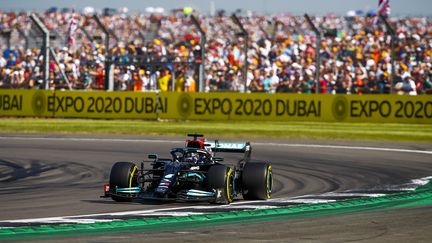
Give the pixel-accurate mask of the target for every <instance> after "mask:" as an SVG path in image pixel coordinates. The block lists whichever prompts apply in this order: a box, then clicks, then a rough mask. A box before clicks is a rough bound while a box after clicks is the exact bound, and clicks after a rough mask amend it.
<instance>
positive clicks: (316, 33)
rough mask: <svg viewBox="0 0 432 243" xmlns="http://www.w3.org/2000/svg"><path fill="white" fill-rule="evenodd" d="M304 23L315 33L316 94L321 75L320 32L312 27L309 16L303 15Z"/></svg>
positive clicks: (318, 91)
mask: <svg viewBox="0 0 432 243" xmlns="http://www.w3.org/2000/svg"><path fill="white" fill-rule="evenodd" d="M304 17H305V19H306V21H307V22H308V24H309V26H310V28H311V29H312V31H313V32H315V35H316V48H315V49H316V52H315V66H316V67H315V80H316V90H315V92H316V93H317V94H319V93H320V78H321V73H320V67H321V56H320V52H321V32H320V31H319V30H318V28H317V27H316V26H315V25H314V23H313V22H312V20H311V19H310V18H309V15H307V14H305V15H304Z"/></svg>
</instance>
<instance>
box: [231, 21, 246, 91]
mask: <svg viewBox="0 0 432 243" xmlns="http://www.w3.org/2000/svg"><path fill="white" fill-rule="evenodd" d="M231 19H232V20H233V22H234V23H235V24H236V25H237V26H238V27H239V28H240V31H241V34H242V36H243V37H244V38H245V43H244V46H243V49H244V52H245V64H244V67H243V80H244V91H243V92H246V91H247V72H248V70H249V61H248V52H249V33H248V32H247V31H246V29H245V28H244V26H243V24H242V23H241V22H240V20H239V18H238V17H237V15H235V14H233V15H231Z"/></svg>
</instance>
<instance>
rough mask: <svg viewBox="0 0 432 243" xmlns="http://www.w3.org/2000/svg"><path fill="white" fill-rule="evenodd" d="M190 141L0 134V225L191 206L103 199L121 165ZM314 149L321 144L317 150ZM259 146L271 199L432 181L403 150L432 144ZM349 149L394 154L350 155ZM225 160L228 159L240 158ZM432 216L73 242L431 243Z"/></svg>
mask: <svg viewBox="0 0 432 243" xmlns="http://www.w3.org/2000/svg"><path fill="white" fill-rule="evenodd" d="M183 139H184V138H183V137H171V136H169V137H168V136H163V137H159V136H158V137H156V136H96V137H95V136H91V135H87V136H77V135H70V136H66V135H17V134H14V135H9V134H0V208H1V211H0V220H11V219H28V218H42V217H56V216H66V215H82V214H95V213H109V212H120V211H130V210H146V209H160V208H169V207H182V206H189V205H193V204H188V203H162V204H161V203H155V202H146V203H115V202H113V201H110V200H106V199H100V198H99V196H100V195H101V194H102V185H103V184H104V183H106V182H107V181H108V178H109V171H110V168H111V165H112V164H113V163H114V162H115V161H135V162H139V161H142V160H144V159H146V155H147V154H149V153H158V154H161V155H165V156H168V155H169V153H168V151H169V149H170V148H172V147H177V146H178V147H181V146H183V145H184V143H183V142H181V141H182V140H183ZM209 139H210V140H211V139H214V138H209ZM227 140H228V141H238V140H235V139H232V138H230V139H227ZM275 144H281V145H280V146H275ZM311 144H315V145H324V146H313V147H310V145H311ZM285 145H286V146H285ZM292 145H295V146H292ZM303 145H304V146H303ZM252 146H253V154H252V157H253V159H254V160H267V161H271V163H272V167H273V172H274V181H275V184H274V193H273V197H274V198H278V197H294V196H301V195H308V194H316V193H324V192H342V191H346V190H355V189H367V188H374V187H376V186H378V185H380V186H382V185H397V184H403V183H406V182H408V181H409V180H411V179H416V178H422V177H427V176H431V175H432V155H431V154H427V153H411V152H406V151H403V150H418V151H432V144H431V143H397V142H352V141H322V140H294V139H290V140H288V139H285V140H284V139H273V140H264V139H261V140H259V139H257V140H253V141H252ZM344 146H353V147H357V148H358V147H371V148H391V149H394V150H387V151H386V150H383V151H376V150H369V149H368V150H364V149H348V148H344ZM399 150H400V151H399ZM225 157H226V158H227V160H228V161H233V160H234V159H236V158H239V156H225ZM431 218H432V209H431V208H430V207H425V206H423V207H416V208H407V209H399V210H379V211H371V212H362V213H352V214H345V215H332V216H320V217H314V218H304V219H302V218H298V219H287V220H278V221H269V222H265V223H260V222H257V223H247V224H240V225H236V226H233V225H224V226H217V227H212V228H208V227H207V228H204V227H203V228H195V229H183V230H176V231H169V230H168V232H155V233H151V234H148V233H146V234H137V233H134V234H118V235H109V236H86V237H79V238H78V239H74V240H73V241H77V240H78V241H79V240H81V241H92V242H110V241H111V242H130V241H142V240H143V239H146V240H148V241H154V240H162V241H170V240H172V239H173V238H176V239H177V240H181V241H190V240H192V241H204V240H205V241H234V240H242V241H253V240H257V241H262V240H264V241H265V240H276V241H278V240H279V241H288V240H295V241H309V242H310V241H312V242H313V241H331V242H345V241H362V240H364V241H377V242H379V241H384V240H392V241H399V242H403V241H405V242H406V241H408V240H414V241H416V242H421V241H424V242H427V241H428V239H430V237H431V236H432V233H431V231H430V227H431V225H432V223H431V222H430V219H431ZM427 229H429V230H427ZM58 240H62V241H72V239H71V238H64V239H53V241H58ZM43 241H45V240H43Z"/></svg>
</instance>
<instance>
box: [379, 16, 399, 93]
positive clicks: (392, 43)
mask: <svg viewBox="0 0 432 243" xmlns="http://www.w3.org/2000/svg"><path fill="white" fill-rule="evenodd" d="M379 17H380V19H381V20H382V21H383V22H384V25H385V26H386V32H387V34H389V35H390V38H391V39H390V48H391V76H390V77H391V81H390V94H393V82H394V80H395V77H396V74H395V59H396V52H395V41H396V31H395V30H394V28H393V27H392V26H391V25H390V24H389V22H388V21H387V19H386V18H385V17H384V16H382V15H379Z"/></svg>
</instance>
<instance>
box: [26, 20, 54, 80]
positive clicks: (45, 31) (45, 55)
mask: <svg viewBox="0 0 432 243" xmlns="http://www.w3.org/2000/svg"><path fill="white" fill-rule="evenodd" d="M30 19H31V20H32V21H33V23H34V24H36V26H37V28H38V29H39V30H40V31H41V32H42V34H43V44H42V55H43V58H44V59H43V83H44V89H49V80H48V79H49V47H50V41H49V36H50V35H49V31H48V29H47V28H46V26H45V25H44V24H43V23H42V21H41V20H40V19H39V17H38V16H37V15H36V14H34V13H32V14H31V15H30Z"/></svg>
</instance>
